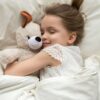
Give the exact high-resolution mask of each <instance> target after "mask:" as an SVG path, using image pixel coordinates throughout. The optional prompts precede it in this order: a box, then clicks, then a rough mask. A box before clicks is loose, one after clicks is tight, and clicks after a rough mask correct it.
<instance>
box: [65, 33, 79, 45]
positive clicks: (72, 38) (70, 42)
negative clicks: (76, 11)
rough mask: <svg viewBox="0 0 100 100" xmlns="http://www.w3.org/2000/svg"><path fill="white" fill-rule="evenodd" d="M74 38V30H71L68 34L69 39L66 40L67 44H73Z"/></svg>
mask: <svg viewBox="0 0 100 100" xmlns="http://www.w3.org/2000/svg"><path fill="white" fill-rule="evenodd" d="M76 38H77V34H76V32H72V33H71V34H70V35H69V39H68V41H67V44H68V45H72V44H74V42H75V40H76Z"/></svg>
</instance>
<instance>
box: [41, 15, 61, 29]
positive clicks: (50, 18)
mask: <svg viewBox="0 0 100 100" xmlns="http://www.w3.org/2000/svg"><path fill="white" fill-rule="evenodd" d="M49 25H51V26H55V25H62V19H61V18H60V17H59V16H54V15H45V16H44V18H43V19H42V21H41V26H42V27H44V26H49Z"/></svg>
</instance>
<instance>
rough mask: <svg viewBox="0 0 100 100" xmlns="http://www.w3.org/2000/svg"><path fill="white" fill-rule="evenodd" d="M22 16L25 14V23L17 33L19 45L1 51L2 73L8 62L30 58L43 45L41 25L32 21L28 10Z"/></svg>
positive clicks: (0, 65)
mask: <svg viewBox="0 0 100 100" xmlns="http://www.w3.org/2000/svg"><path fill="white" fill-rule="evenodd" d="M22 16H24V20H25V21H24V24H23V25H22V27H19V28H18V29H17V30H16V33H15V34H16V41H17V47H12V48H9V49H4V50H2V51H0V74H3V73H4V70H5V69H6V67H7V65H8V64H10V63H12V62H14V61H15V60H18V61H22V60H25V59H28V58H30V57H32V56H34V54H36V53H37V52H38V51H39V49H40V48H41V47H42V41H41V32H40V26H39V25H38V24H36V23H33V22H32V19H31V15H29V14H28V13H27V12H25V11H24V12H22ZM28 17H29V18H28ZM27 23H28V24H27Z"/></svg>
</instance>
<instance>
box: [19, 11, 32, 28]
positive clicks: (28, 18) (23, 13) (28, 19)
mask: <svg viewBox="0 0 100 100" xmlns="http://www.w3.org/2000/svg"><path fill="white" fill-rule="evenodd" d="M20 14H21V16H22V17H23V21H22V27H23V28H24V27H25V26H26V25H27V24H28V23H29V22H31V21H32V16H31V15H30V14H29V13H28V12H26V11H21V13H20Z"/></svg>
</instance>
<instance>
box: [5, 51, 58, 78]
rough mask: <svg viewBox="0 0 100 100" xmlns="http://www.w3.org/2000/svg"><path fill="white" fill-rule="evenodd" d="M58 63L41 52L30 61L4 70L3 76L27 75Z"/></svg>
mask: <svg viewBox="0 0 100 100" xmlns="http://www.w3.org/2000/svg"><path fill="white" fill-rule="evenodd" d="M59 63H60V62H59V61H58V60H56V59H54V58H52V57H51V56H50V55H48V54H47V53H46V52H43V51H41V52H40V53H38V54H37V55H35V56H34V57H32V58H30V59H27V60H25V61H22V62H18V63H16V64H12V65H11V66H8V67H7V69H6V70H5V74H9V75H22V76H23V75H28V74H31V73H34V72H36V71H38V70H40V69H42V68H44V67H47V66H48V65H50V66H56V65H58V64H59Z"/></svg>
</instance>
